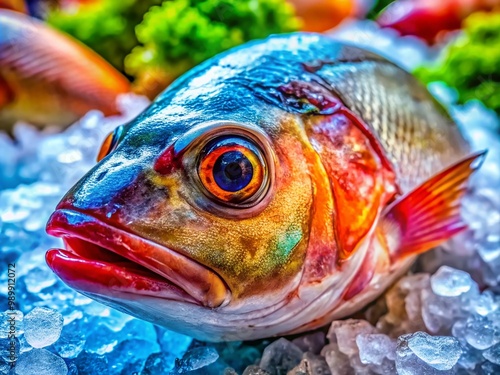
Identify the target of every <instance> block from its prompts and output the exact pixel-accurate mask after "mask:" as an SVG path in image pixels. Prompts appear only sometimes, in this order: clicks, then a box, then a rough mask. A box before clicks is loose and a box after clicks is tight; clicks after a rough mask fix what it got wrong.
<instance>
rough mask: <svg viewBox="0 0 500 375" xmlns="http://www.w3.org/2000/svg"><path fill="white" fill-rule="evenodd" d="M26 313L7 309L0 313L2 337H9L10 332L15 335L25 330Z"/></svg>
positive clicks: (0, 335)
mask: <svg viewBox="0 0 500 375" xmlns="http://www.w3.org/2000/svg"><path fill="white" fill-rule="evenodd" d="M23 318H24V314H23V313H22V311H19V310H7V311H5V312H3V313H0V338H2V339H3V338H7V337H9V335H10V334H14V336H15V337H19V336H21V334H22V333H23V332H24V322H23Z"/></svg>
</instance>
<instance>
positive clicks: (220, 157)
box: [198, 138, 265, 203]
mask: <svg viewBox="0 0 500 375" xmlns="http://www.w3.org/2000/svg"><path fill="white" fill-rule="evenodd" d="M247 143H248V142H246V141H244V140H239V142H238V143H236V141H235V140H234V138H233V139H230V138H229V139H227V140H226V142H225V141H224V140H222V141H221V142H218V143H216V144H215V146H214V147H211V148H210V149H209V151H208V152H207V153H206V154H205V155H204V156H203V157H202V159H201V161H200V163H199V167H198V175H199V177H200V180H201V182H202V184H203V186H204V187H205V189H206V190H207V191H208V192H209V193H210V194H211V195H213V196H214V197H215V198H217V199H219V200H221V201H222V202H227V203H242V202H245V201H246V200H248V199H250V198H251V197H253V196H254V195H255V194H256V193H257V191H258V190H259V188H260V187H261V186H262V183H263V181H264V173H265V166H264V165H263V164H264V163H263V161H262V160H261V158H260V157H259V155H258V152H256V151H254V150H253V147H252V146H251V145H249V144H248V146H247Z"/></svg>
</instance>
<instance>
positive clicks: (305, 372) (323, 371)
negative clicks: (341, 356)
mask: <svg viewBox="0 0 500 375" xmlns="http://www.w3.org/2000/svg"><path fill="white" fill-rule="evenodd" d="M329 374H330V368H329V367H328V364H327V363H326V361H325V359H324V358H323V357H321V356H318V355H314V354H312V353H310V352H308V353H304V359H302V361H301V362H300V363H299V364H298V365H297V366H295V367H294V368H293V369H291V370H290V371H289V372H288V374H287V375H329Z"/></svg>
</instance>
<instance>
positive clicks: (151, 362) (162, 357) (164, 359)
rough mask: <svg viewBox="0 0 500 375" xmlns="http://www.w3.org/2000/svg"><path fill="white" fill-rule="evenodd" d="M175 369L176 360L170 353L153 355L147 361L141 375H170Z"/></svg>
mask: <svg viewBox="0 0 500 375" xmlns="http://www.w3.org/2000/svg"><path fill="white" fill-rule="evenodd" d="M174 358H175V357H174ZM173 368H174V359H173V358H172V356H171V355H170V353H168V352H161V353H153V354H151V355H150V356H149V357H148V358H147V359H146V363H145V364H144V369H143V370H142V372H141V375H158V374H168V373H169V372H170V371H171V370H172V369H173Z"/></svg>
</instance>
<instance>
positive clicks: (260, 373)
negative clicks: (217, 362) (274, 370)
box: [243, 365, 270, 375]
mask: <svg viewBox="0 0 500 375" xmlns="http://www.w3.org/2000/svg"><path fill="white" fill-rule="evenodd" d="M243 375H270V374H269V372H267V371H266V370H264V369H262V368H260V367H259V366H255V365H251V366H248V367H247V368H246V369H245V371H243Z"/></svg>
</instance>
